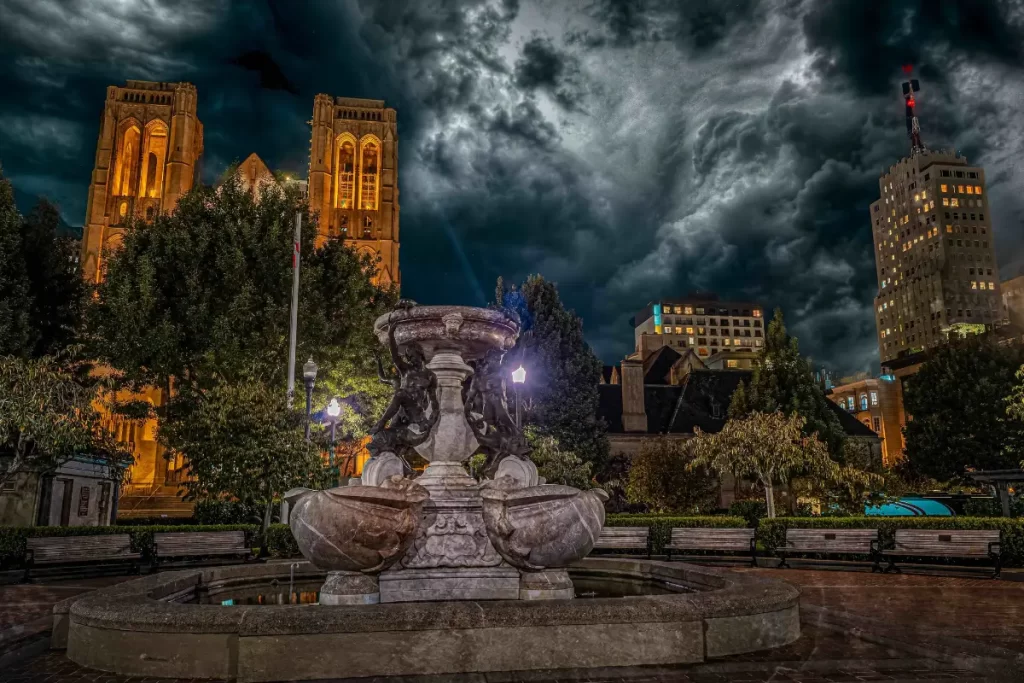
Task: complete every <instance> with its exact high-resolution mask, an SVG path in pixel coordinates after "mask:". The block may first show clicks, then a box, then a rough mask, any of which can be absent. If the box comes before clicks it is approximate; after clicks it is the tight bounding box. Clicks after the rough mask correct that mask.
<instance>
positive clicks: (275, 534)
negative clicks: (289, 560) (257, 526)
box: [267, 524, 302, 557]
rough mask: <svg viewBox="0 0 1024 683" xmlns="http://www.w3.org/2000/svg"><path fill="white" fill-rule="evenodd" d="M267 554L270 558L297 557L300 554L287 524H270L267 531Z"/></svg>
mask: <svg viewBox="0 0 1024 683" xmlns="http://www.w3.org/2000/svg"><path fill="white" fill-rule="evenodd" d="M267 552H268V554H269V555H270V556H271V557H298V556H300V555H301V554H302V553H301V552H299V546H298V544H297V543H296V542H295V537H294V536H292V530H291V529H290V528H289V527H288V525H287V524H271V525H270V528H269V529H267Z"/></svg>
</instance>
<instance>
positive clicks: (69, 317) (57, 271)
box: [21, 198, 85, 356]
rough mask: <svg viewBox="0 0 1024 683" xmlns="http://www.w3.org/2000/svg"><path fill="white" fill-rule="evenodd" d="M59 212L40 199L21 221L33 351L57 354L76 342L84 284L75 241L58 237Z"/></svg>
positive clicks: (39, 353)
mask: <svg viewBox="0 0 1024 683" xmlns="http://www.w3.org/2000/svg"><path fill="white" fill-rule="evenodd" d="M60 222H61V220H60V213H58V211H57V207H55V206H54V205H53V204H51V203H50V202H48V201H47V200H46V199H42V198H41V199H40V200H39V203H38V204H36V206H35V208H34V209H33V210H32V213H30V214H29V215H28V216H26V217H25V220H24V221H23V223H22V233H21V237H22V240H21V249H22V258H23V260H24V263H25V265H26V270H27V272H28V279H29V283H30V291H31V293H32V296H31V301H30V302H29V319H30V324H31V325H32V328H33V332H34V335H33V337H34V339H33V348H32V354H33V355H34V356H42V355H46V354H52V353H56V352H57V351H59V350H61V349H63V348H65V347H67V346H69V345H71V344H72V343H73V342H74V341H75V337H76V334H77V331H78V326H79V322H80V317H81V312H82V302H83V299H84V296H85V283H84V282H83V281H82V276H81V274H80V273H79V270H78V266H77V265H76V263H75V251H76V247H75V242H74V240H72V239H69V238H67V237H59V236H58V232H57V230H58V227H59V226H60Z"/></svg>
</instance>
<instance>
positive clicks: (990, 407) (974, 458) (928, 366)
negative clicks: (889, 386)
mask: <svg viewBox="0 0 1024 683" xmlns="http://www.w3.org/2000/svg"><path fill="white" fill-rule="evenodd" d="M1021 363H1024V349H1022V348H1021V347H1019V346H1010V347H1006V346H999V345H997V344H996V343H994V342H993V341H990V340H988V339H985V338H983V337H981V336H977V335H972V336H971V337H968V338H966V339H959V340H952V341H950V342H949V343H948V344H946V345H944V346H942V347H940V348H938V349H936V350H935V351H934V353H933V354H932V355H931V357H930V358H929V359H928V360H927V361H926V362H925V363H924V364H923V365H922V366H921V369H920V370H918V372H917V374H915V375H914V376H912V377H910V378H908V379H907V380H906V383H905V389H904V395H903V402H904V407H905V408H906V411H907V413H908V414H909V415H910V416H911V418H912V419H910V420H909V421H908V422H907V424H906V426H905V427H904V428H903V434H904V436H905V438H906V444H907V447H906V452H907V458H908V459H909V461H910V465H911V467H912V469H913V470H914V471H915V472H917V473H919V474H923V475H925V476H928V477H933V478H935V479H939V480H949V479H957V478H964V476H965V470H966V468H968V467H971V468H975V469H1002V468H1008V467H1015V466H1016V465H1017V464H1018V462H1019V461H1020V458H1021V456H1020V454H1021V453H1022V452H1024V422H1021V421H1020V420H1017V419H1014V417H1015V416H1014V413H1013V412H1011V413H1010V414H1007V400H1008V399H1007V397H1012V396H1013V395H1015V389H1017V387H1015V382H1014V371H1015V370H1016V369H1017V368H1018V367H1020V365H1021ZM1018 391H1019V390H1018ZM1018 395H1019V394H1018ZM1010 400H1011V401H1012V399H1010Z"/></svg>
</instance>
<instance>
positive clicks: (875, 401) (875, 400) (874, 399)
mask: <svg viewBox="0 0 1024 683" xmlns="http://www.w3.org/2000/svg"><path fill="white" fill-rule="evenodd" d="M871 405H873V406H877V405H878V392H877V391H872V392H871Z"/></svg>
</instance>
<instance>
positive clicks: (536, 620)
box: [53, 558, 800, 681]
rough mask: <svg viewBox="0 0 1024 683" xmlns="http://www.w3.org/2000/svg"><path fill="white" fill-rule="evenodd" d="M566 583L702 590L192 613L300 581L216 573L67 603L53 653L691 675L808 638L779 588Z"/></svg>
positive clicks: (616, 573) (670, 567)
mask: <svg viewBox="0 0 1024 683" xmlns="http://www.w3.org/2000/svg"><path fill="white" fill-rule="evenodd" d="M570 573H571V574H572V575H573V576H579V577H584V576H585V577H587V578H589V579H595V578H598V579H599V578H607V579H609V580H633V581H653V582H656V583H661V584H665V585H671V584H678V585H682V586H684V587H687V588H690V589H696V590H695V592H685V593H673V594H662V595H638V596H627V597H617V598H594V599H589V600H544V601H526V600H490V601H461V602H459V601H453V602H405V603H391V604H378V605H345V606H328V605H237V606H221V605H219V604H215V605H214V604H186V603H188V602H190V601H194V600H197V599H198V598H199V596H200V595H201V594H203V593H204V592H209V593H214V594H216V593H223V592H225V591H230V590H231V589H232V587H237V586H252V585H253V584H254V583H259V584H261V585H267V586H269V585H271V583H272V582H273V581H275V580H276V581H278V582H280V584H284V585H287V582H288V581H289V579H290V576H291V565H289V564H288V563H276V562H275V563H267V564H249V565H234V566H225V567H210V568H203V569H192V570H184V571H176V572H169V573H161V574H156V575H152V576H147V577H143V578H140V579H136V580H133V581H129V582H126V583H123V584H119V585H116V586H112V587H110V588H104V589H100V590H98V591H96V592H94V593H90V594H87V595H85V596H82V597H79V598H76V599H73V600H68V601H65V602H64V603H61V604H60V605H58V606H57V607H56V608H55V609H54V631H53V640H54V643H53V644H54V646H55V647H58V648H59V647H65V646H66V647H67V655H68V657H69V658H70V659H71V660H72V661H74V662H75V663H77V664H80V665H82V666H86V667H90V668H94V669H99V670H101V671H109V672H115V673H118V674H122V675H134V676H151V677H152V676H155V677H169V678H171V677H173V678H226V679H237V680H239V681H279V680H312V679H320V678H342V677H364V676H365V677H369V676H390V675H409V674H449V673H451V674H454V673H471V672H488V671H520V670H530V669H559V668H588V667H607V666H636V665H645V664H652V665H657V664H661V665H665V664H684V663H695V662H701V661H703V660H704V659H706V658H707V657H721V656H727V655H736V654H742V653H746V652H753V651H757V650H763V649H769V648H774V647H780V646H782V645H786V644H788V643H790V642H793V641H794V640H796V639H797V638H799V637H800V623H799V608H798V598H799V591H798V590H797V589H796V588H795V587H793V586H792V585H790V584H788V583H786V582H784V581H779V580H774V579H765V578H760V577H754V576H750V575H746V574H742V573H738V572H731V571H729V570H728V569H719V568H711V567H703V566H695V565H688V564H685V563H678V562H673V563H668V562H659V561H649V560H641V559H630V558H587V559H585V560H582V561H580V562H578V563H576V564H574V565H573V566H572V567H571V568H570ZM324 574H325V573H324V572H323V571H322V570H317V569H315V568H314V567H312V566H311V565H309V564H308V563H306V562H302V563H298V566H297V567H296V568H295V579H296V580H297V581H304V582H308V581H313V580H316V579H318V578H320V577H322V576H324ZM410 636H412V637H410Z"/></svg>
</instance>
